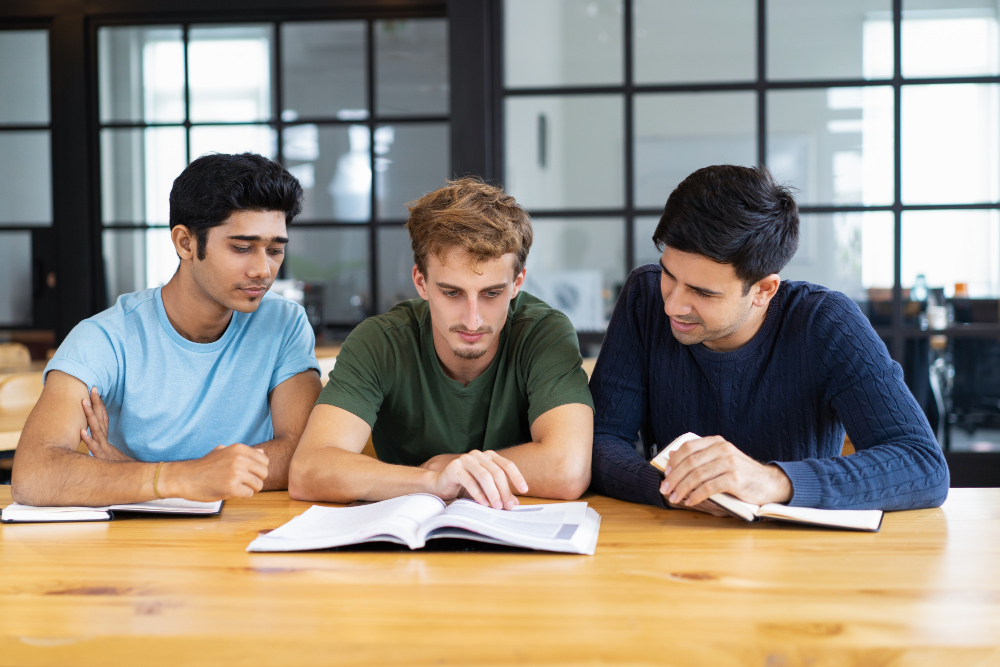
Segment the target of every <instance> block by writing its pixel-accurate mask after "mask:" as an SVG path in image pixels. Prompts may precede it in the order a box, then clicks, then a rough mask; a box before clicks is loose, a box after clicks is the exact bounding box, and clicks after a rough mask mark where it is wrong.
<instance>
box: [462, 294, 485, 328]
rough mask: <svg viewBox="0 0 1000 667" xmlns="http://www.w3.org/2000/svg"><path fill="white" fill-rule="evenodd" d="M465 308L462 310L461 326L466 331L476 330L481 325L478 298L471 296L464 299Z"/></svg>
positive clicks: (481, 318) (481, 319)
mask: <svg viewBox="0 0 1000 667" xmlns="http://www.w3.org/2000/svg"><path fill="white" fill-rule="evenodd" d="M466 303H467V305H466V307H465V310H464V311H463V312H462V326H463V327H465V330H466V331H478V330H479V327H481V326H483V316H482V314H481V313H480V312H479V299H477V298H475V297H472V298H471V299H467V300H466Z"/></svg>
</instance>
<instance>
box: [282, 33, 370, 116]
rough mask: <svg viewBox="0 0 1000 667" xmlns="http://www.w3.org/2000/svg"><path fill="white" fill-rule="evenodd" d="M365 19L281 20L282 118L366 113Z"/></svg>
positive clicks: (366, 114)
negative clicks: (294, 21)
mask: <svg viewBox="0 0 1000 667" xmlns="http://www.w3.org/2000/svg"><path fill="white" fill-rule="evenodd" d="M366 32H367V29H366V27H365V22H364V21H317V22H310V23H283V24H281V67H282V78H281V88H282V105H283V106H282V110H281V118H282V120H285V121H294V120H295V119H296V118H320V117H336V118H342V119H347V120H363V119H365V118H367V117H368V101H367V95H368V93H367V84H366V81H367V76H366V74H365V34H366Z"/></svg>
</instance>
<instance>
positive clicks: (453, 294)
mask: <svg viewBox="0 0 1000 667" xmlns="http://www.w3.org/2000/svg"><path fill="white" fill-rule="evenodd" d="M444 295H445V296H446V297H448V298H449V299H454V298H455V297H457V296H458V292H456V291H454V290H452V291H450V292H449V291H447V290H446V291H445V292H444Z"/></svg>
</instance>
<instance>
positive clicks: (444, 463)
mask: <svg viewBox="0 0 1000 667" xmlns="http://www.w3.org/2000/svg"><path fill="white" fill-rule="evenodd" d="M459 456H461V454H438V455H437V456H432V457H430V458H429V459H427V460H426V461H424V462H423V463H421V464H420V466H419V467H421V468H423V469H424V470H433V471H434V472H441V471H442V470H444V469H445V468H446V467H448V464H449V463H451V462H452V461H454V460H455V459H457V458H458V457H459Z"/></svg>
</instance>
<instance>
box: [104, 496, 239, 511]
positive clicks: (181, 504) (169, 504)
mask: <svg viewBox="0 0 1000 667" xmlns="http://www.w3.org/2000/svg"><path fill="white" fill-rule="evenodd" d="M108 509H110V510H118V511H121V512H158V513H166V514H218V513H219V511H221V510H222V501H221V500H217V501H215V502H212V503H203V502H199V501H197V500H185V499H184V498H163V499H160V500H150V501H147V502H144V503H128V504H123V505H112V506H111V507H109V508H108Z"/></svg>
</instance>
